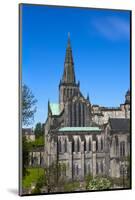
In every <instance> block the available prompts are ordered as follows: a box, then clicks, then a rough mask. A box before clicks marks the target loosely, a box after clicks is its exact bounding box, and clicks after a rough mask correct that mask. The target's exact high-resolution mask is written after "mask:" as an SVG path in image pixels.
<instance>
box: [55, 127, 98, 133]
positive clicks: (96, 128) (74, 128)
mask: <svg viewBox="0 0 135 200" xmlns="http://www.w3.org/2000/svg"><path fill="white" fill-rule="evenodd" d="M63 131H101V129H100V128H99V127H63V128H60V129H59V132H63Z"/></svg>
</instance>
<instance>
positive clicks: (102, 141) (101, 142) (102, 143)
mask: <svg viewBox="0 0 135 200" xmlns="http://www.w3.org/2000/svg"><path fill="white" fill-rule="evenodd" d="M101 151H103V138H102V137H101Z"/></svg>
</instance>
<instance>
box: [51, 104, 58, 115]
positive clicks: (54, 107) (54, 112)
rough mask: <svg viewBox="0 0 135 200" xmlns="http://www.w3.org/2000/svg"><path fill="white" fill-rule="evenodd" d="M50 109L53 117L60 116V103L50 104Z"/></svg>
mask: <svg viewBox="0 0 135 200" xmlns="http://www.w3.org/2000/svg"><path fill="white" fill-rule="evenodd" d="M50 109H51V112H52V115H59V114H60V108H59V104H58V103H50Z"/></svg>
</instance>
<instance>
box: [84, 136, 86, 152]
mask: <svg viewBox="0 0 135 200" xmlns="http://www.w3.org/2000/svg"><path fill="white" fill-rule="evenodd" d="M84 151H87V145H86V138H85V139H84Z"/></svg>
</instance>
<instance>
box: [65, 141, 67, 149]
mask: <svg viewBox="0 0 135 200" xmlns="http://www.w3.org/2000/svg"><path fill="white" fill-rule="evenodd" d="M65 152H67V138H65Z"/></svg>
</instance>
